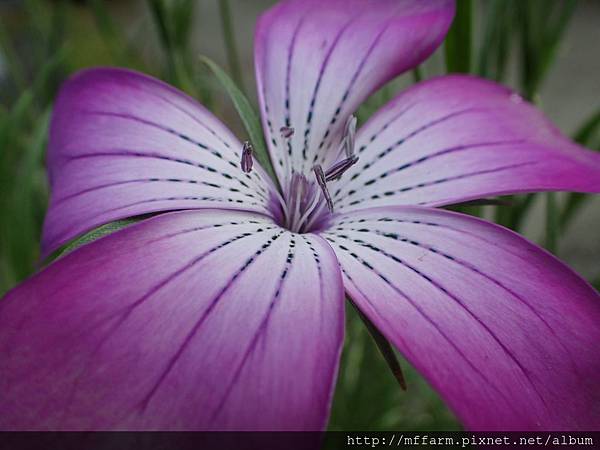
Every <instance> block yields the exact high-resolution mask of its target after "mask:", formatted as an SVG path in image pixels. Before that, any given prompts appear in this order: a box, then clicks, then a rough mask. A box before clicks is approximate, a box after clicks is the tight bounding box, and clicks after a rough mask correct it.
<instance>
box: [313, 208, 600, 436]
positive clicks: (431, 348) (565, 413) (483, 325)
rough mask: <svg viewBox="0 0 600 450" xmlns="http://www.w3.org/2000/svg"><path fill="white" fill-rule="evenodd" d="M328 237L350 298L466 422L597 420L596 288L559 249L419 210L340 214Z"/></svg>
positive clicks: (588, 425)
mask: <svg viewBox="0 0 600 450" xmlns="http://www.w3.org/2000/svg"><path fill="white" fill-rule="evenodd" d="M324 237H326V238H327V239H329V240H330V242H331V243H332V245H333V247H334V250H335V252H336V254H337V256H338V260H339V261H340V264H341V267H342V271H343V272H344V283H345V288H346V290H347V291H348V293H349V294H350V296H351V297H352V298H353V299H354V301H355V302H356V303H357V304H358V306H359V307H360V308H361V310H362V311H363V312H364V313H365V314H367V315H368V316H369V318H370V319H371V321H373V322H374V323H375V324H376V325H377V327H378V328H379V329H380V330H381V331H382V332H383V333H384V334H385V336H386V337H387V338H388V339H390V341H392V342H393V343H394V344H395V345H396V346H397V347H398V349H399V350H400V351H401V352H402V353H403V354H404V356H406V358H407V359H408V360H409V361H410V362H411V363H412V364H413V365H414V366H415V367H416V368H417V369H418V370H419V371H420V372H421V373H422V374H423V375H424V376H425V377H426V379H427V380H428V381H429V382H430V383H431V384H432V385H433V387H434V388H436V389H437V390H438V391H439V392H440V393H441V395H442V397H443V398H444V399H445V400H446V402H447V403H448V405H449V406H450V407H451V409H452V410H453V411H454V412H455V413H456V414H457V415H458V417H459V418H460V419H461V420H462V421H463V423H464V424H465V426H467V427H468V428H469V429H479V430H529V429H547V430H575V429H581V430H595V429H598V427H599V426H600V384H599V383H598V373H600V347H599V346H598V342H600V296H599V295H598V293H597V292H595V291H594V289H593V288H592V287H590V286H589V285H588V284H587V283H586V282H585V281H584V280H583V279H581V278H580V277H579V276H578V275H577V274H575V273H574V272H573V271H571V270H570V269H569V268H568V267H566V266H565V265H564V264H562V263H561V262H560V261H558V260H557V259H556V258H554V257H553V256H552V255H550V254H549V253H547V252H545V251H544V250H542V249H540V248H538V247H537V246H535V245H533V244H531V243H529V242H528V241H526V240H525V239H524V238H522V237H520V236H519V235H517V234H515V233H513V232H511V231H509V230H506V229H504V228H501V227H499V226H497V225H494V224H491V223H488V222H485V221H482V220H480V219H475V218H473V217H469V216H464V215H461V214H457V213H451V212H448V211H443V210H434V209H429V208H422V207H394V208H391V207H390V208H372V209H367V210H363V211H360V212H356V213H351V214H343V215H339V216H338V218H337V220H336V221H335V222H334V223H333V224H332V225H331V227H330V229H329V231H327V232H325V233H324Z"/></svg>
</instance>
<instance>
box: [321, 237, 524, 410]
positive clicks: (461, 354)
mask: <svg viewBox="0 0 600 450" xmlns="http://www.w3.org/2000/svg"><path fill="white" fill-rule="evenodd" d="M326 239H327V240H328V241H329V242H331V243H332V244H333V245H334V246H336V247H337V248H339V249H340V250H342V251H344V252H345V253H347V254H349V255H350V256H351V257H352V258H353V259H355V260H356V261H358V262H359V263H360V264H362V265H363V266H364V267H367V268H368V269H369V270H371V271H372V272H373V273H374V274H375V275H376V276H377V277H379V278H380V279H381V280H382V281H383V282H384V283H385V284H386V285H387V286H388V287H390V288H391V289H392V290H393V291H394V292H396V293H397V294H398V295H400V297H402V298H404V299H405V300H406V301H407V302H408V303H409V304H410V305H411V306H412V307H413V309H415V310H416V311H417V312H418V313H419V314H420V315H421V317H423V319H424V320H425V321H426V322H427V323H429V324H430V325H431V326H432V327H433V328H434V329H435V330H436V331H437V332H438V333H439V334H440V335H441V336H442V338H444V340H445V341H446V342H447V343H448V344H449V345H450V346H451V347H452V348H453V349H454V350H455V351H456V352H457V353H458V354H459V355H460V356H461V357H462V358H463V360H464V361H465V362H466V363H467V364H468V365H469V367H470V368H471V370H473V371H474V372H475V373H477V374H478V375H479V376H480V377H481V378H482V379H483V380H484V382H485V383H486V384H487V385H489V386H491V387H492V388H493V389H494V390H495V391H496V393H497V394H498V395H500V396H501V397H502V398H504V399H505V401H506V403H507V404H508V405H509V407H510V406H511V405H512V402H511V400H510V399H508V398H507V397H506V395H505V394H504V392H503V391H502V390H500V389H498V388H497V387H496V386H495V385H494V383H492V381H491V380H490V379H489V378H488V377H487V376H486V375H485V374H484V373H483V372H481V370H480V369H479V368H478V367H477V366H476V365H475V364H473V363H472V362H471V361H470V360H469V358H467V356H466V355H465V354H464V352H463V351H462V350H461V349H460V347H458V346H457V345H456V344H455V343H454V341H453V340H452V339H451V338H450V337H449V336H448V335H447V334H446V333H445V332H444V331H443V330H442V328H440V326H439V325H438V323H437V322H436V321H434V320H433V319H432V318H431V317H430V316H429V315H428V314H427V313H426V312H425V311H424V310H423V309H422V308H421V307H420V306H419V304H418V303H417V302H416V301H414V300H413V299H412V298H410V297H409V296H408V295H406V294H405V293H404V291H402V290H401V289H400V288H398V287H397V286H395V285H394V284H393V283H392V282H391V281H390V280H389V279H388V278H387V277H386V276H385V275H383V274H381V273H379V272H378V271H377V270H375V269H373V266H372V265H371V264H370V263H368V262H367V261H366V260H364V259H363V258H361V257H360V256H358V255H357V254H356V253H354V252H352V250H350V249H349V248H348V247H346V246H344V245H342V244H340V243H338V242H337V241H336V240H335V239H333V238H330V237H326ZM342 271H343V272H344V274H345V275H346V276H347V277H348V279H349V280H350V281H351V282H353V284H355V285H356V283H355V282H354V281H353V280H352V278H351V277H350V276H349V275H348V273H347V271H345V270H344V269H342ZM361 293H362V292H361ZM362 295H363V296H364V297H365V298H366V299H367V300H368V298H367V297H366V296H365V295H364V294H362ZM368 301H369V300H368ZM369 303H371V302H370V301H369ZM384 320H385V319H384Z"/></svg>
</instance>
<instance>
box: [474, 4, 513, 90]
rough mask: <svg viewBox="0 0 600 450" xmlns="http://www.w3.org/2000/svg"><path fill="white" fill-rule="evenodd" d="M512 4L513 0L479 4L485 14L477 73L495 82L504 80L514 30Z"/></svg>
mask: <svg viewBox="0 0 600 450" xmlns="http://www.w3.org/2000/svg"><path fill="white" fill-rule="evenodd" d="M513 3H514V2H513V0H488V1H486V2H482V3H480V4H481V5H482V6H483V8H484V10H485V12H484V14H483V19H482V26H481V29H482V30H483V38H482V44H481V46H480V48H479V57H478V64H477V66H478V67H477V73H478V74H479V75H480V76H482V77H486V78H491V79H494V80H496V81H501V80H502V79H503V78H504V75H505V73H506V66H507V59H508V54H509V49H510V44H511V42H512V41H511V37H512V34H513V28H514V24H513V20H512V18H513V17H512V15H511V12H512V10H513V8H514V5H513Z"/></svg>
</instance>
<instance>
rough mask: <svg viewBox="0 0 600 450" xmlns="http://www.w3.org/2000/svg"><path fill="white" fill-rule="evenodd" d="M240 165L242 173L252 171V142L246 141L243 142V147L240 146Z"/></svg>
mask: <svg viewBox="0 0 600 450" xmlns="http://www.w3.org/2000/svg"><path fill="white" fill-rule="evenodd" d="M240 166H241V167H242V171H243V172H244V173H249V172H251V171H252V144H251V143H250V142H248V141H246V142H244V147H243V148H242V161H241V163H240Z"/></svg>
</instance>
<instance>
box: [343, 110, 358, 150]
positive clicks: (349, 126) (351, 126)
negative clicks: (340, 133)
mask: <svg viewBox="0 0 600 450" xmlns="http://www.w3.org/2000/svg"><path fill="white" fill-rule="evenodd" d="M356 122H357V119H356V116H355V115H351V116H350V117H348V120H346V125H345V126H344V149H345V151H346V158H348V159H349V158H351V157H352V156H354V136H355V135H356Z"/></svg>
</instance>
